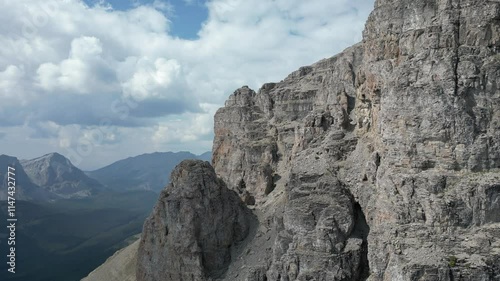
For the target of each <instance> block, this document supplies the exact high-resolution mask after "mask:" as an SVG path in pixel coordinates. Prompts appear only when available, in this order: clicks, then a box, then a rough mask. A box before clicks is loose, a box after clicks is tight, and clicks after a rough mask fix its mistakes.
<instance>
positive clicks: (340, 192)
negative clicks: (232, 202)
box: [212, 0, 500, 281]
mask: <svg viewBox="0 0 500 281" xmlns="http://www.w3.org/2000/svg"><path fill="white" fill-rule="evenodd" d="M499 51H500V3H499V2H497V1H485V0H446V1H444V0H443V1H442V0H434V1H429V0H426V1H403V0H400V1H389V0H386V1H383V0H379V1H376V4H375V10H374V11H373V13H372V14H371V16H370V18H369V20H368V22H367V24H366V28H365V31H364V39H363V42H361V43H360V44H358V45H355V46H353V47H351V48H349V49H347V50H345V51H344V52H343V53H341V54H339V55H337V56H335V57H332V58H329V59H325V60H322V61H320V62H318V63H316V64H313V65H311V66H308V67H303V68H301V69H299V70H298V71H296V72H294V73H292V74H291V75H289V76H288V77H287V78H286V79H284V80H283V81H281V82H279V83H269V84H265V85H264V86H263V87H262V88H261V89H260V90H259V91H257V92H255V91H253V90H251V89H249V88H248V87H242V88H241V89H238V90H236V91H235V92H234V94H232V95H231V96H230V97H229V99H228V101H227V102H226V104H225V107H224V108H222V109H220V110H219V111H218V112H217V114H216V116H215V139H214V146H213V162H212V163H213V166H214V168H215V171H216V172H217V174H218V175H220V176H221V178H222V179H223V180H224V181H225V182H226V183H227V184H228V187H229V188H231V189H233V190H235V191H236V192H238V193H239V195H240V197H241V198H242V199H243V200H244V201H245V202H246V203H247V204H249V205H255V206H253V207H252V208H254V209H255V213H256V214H257V215H258V218H259V224H260V226H259V228H258V230H257V234H256V235H255V236H253V237H252V238H251V241H249V242H248V243H249V244H248V248H249V249H251V250H250V253H249V254H248V255H245V254H244V255H242V256H241V258H243V259H244V260H245V262H243V263H238V262H237V263H234V264H231V266H230V267H229V269H228V276H229V277H226V279H225V280H272V281H275V280H276V281H278V280H280V281H282V280H361V279H365V278H368V279H369V280H500V267H499V266H498V265H499V264H500V238H499V237H500V212H499V210H500V203H499V202H500V201H499V200H498V198H500V127H499V124H500V107H499V105H500V90H499V88H498V85H499V83H500V60H499V59H500V54H499V53H500V52H499ZM265 241H272V242H265ZM259 249H260V250H259ZM253 251H256V252H259V253H260V257H261V258H260V259H256V258H254V256H253V255H252V252H253ZM242 264H244V265H245V266H244V267H243V269H242Z"/></svg>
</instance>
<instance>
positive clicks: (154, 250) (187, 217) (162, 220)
mask: <svg viewBox="0 0 500 281" xmlns="http://www.w3.org/2000/svg"><path fill="white" fill-rule="evenodd" d="M170 179H171V183H170V184H169V185H168V186H167V187H166V188H165V189H164V190H163V191H162V193H161V194H160V199H159V201H158V203H157V204H156V206H155V208H154V210H153V213H152V214H151V216H150V217H149V218H148V219H147V220H146V222H145V224H144V229H143V233H142V238H141V241H140V245H139V251H138V258H137V260H138V262H137V280H138V281H153V280H165V281H169V280H172V281H183V280H190V281H196V280H208V279H209V278H215V277H218V276H221V275H222V274H223V273H224V271H225V269H226V267H227V265H228V264H229V262H230V261H231V248H232V247H233V246H234V245H235V244H236V243H237V242H239V241H242V240H243V239H244V238H245V237H246V236H247V235H248V233H249V226H250V223H251V219H252V218H251V214H250V212H249V211H248V209H246V207H245V206H244V205H243V204H242V202H241V201H240V200H239V198H238V196H237V195H236V193H235V192H234V191H231V190H229V189H228V188H227V187H226V185H225V184H224V182H223V181H221V180H220V179H218V178H217V176H216V174H215V172H214V170H213V168H212V167H211V166H210V164H209V163H208V162H203V161H200V160H185V161H183V162H181V163H180V164H179V165H178V166H177V167H176V168H175V169H174V171H173V172H172V174H171V176H170Z"/></svg>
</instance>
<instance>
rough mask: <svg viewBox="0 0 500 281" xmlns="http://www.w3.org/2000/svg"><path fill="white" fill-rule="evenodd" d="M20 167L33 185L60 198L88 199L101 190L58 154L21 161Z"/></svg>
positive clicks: (94, 182) (97, 184) (97, 183)
mask: <svg viewBox="0 0 500 281" xmlns="http://www.w3.org/2000/svg"><path fill="white" fill-rule="evenodd" d="M21 165H22V166H23V168H24V170H25V171H26V173H27V174H28V176H29V177H30V178H31V180H32V181H33V182H34V183H35V184H37V185H38V186H40V187H42V188H44V189H46V190H48V191H50V192H52V193H54V194H56V195H58V196H60V197H62V198H83V197H88V196H90V195H92V194H94V193H96V192H98V191H99V190H101V189H102V188H103V186H102V184H100V183H99V182H98V181H97V180H95V179H92V178H90V177H88V176H87V175H86V174H85V173H84V172H83V171H81V170H80V169H78V168H77V167H75V166H74V165H73V164H72V163H71V161H70V160H69V159H67V158H66V157H64V156H63V155H61V154H59V153H50V154H46V155H44V156H41V157H38V158H35V159H32V160H23V161H21Z"/></svg>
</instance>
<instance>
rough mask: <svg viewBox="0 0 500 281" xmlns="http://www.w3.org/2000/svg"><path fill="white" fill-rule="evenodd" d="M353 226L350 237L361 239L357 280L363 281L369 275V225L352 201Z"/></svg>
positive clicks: (359, 207)
mask: <svg viewBox="0 0 500 281" xmlns="http://www.w3.org/2000/svg"><path fill="white" fill-rule="evenodd" d="M354 218H355V222H354V228H353V230H352V232H351V235H350V236H351V237H353V238H359V239H362V240H363V243H362V245H361V247H362V250H361V262H360V264H359V269H358V272H359V277H358V279H357V280H359V281H364V280H366V279H368V277H369V276H370V265H369V262H368V235H369V234H370V226H369V225H368V223H367V222H366V217H365V214H364V212H363V210H362V209H361V206H360V205H359V203H358V202H355V203H354Z"/></svg>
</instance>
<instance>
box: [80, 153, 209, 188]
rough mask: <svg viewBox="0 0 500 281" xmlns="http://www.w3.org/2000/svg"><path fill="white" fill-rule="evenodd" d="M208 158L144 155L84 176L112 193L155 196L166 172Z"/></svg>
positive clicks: (166, 180)
mask: <svg viewBox="0 0 500 281" xmlns="http://www.w3.org/2000/svg"><path fill="white" fill-rule="evenodd" d="M210 158H211V153H209V152H206V153H203V154H201V155H195V154H192V153H190V152H188V151H180V152H170V151H169V152H154V153H145V154H141V155H137V156H133V157H128V158H125V159H122V160H118V161H116V162H113V163H112V164H109V165H107V166H105V167H102V168H99V169H97V170H94V171H88V172H86V173H87V175H89V176H91V177H93V178H95V179H97V180H99V181H100V182H102V183H103V184H104V185H106V186H107V187H109V188H111V189H113V190H122V191H124V190H135V189H139V190H153V191H156V192H158V191H160V190H161V189H163V187H165V186H166V185H167V183H168V180H169V174H170V171H172V170H173V168H174V167H175V166H176V165H177V164H179V163H180V162H181V161H182V160H185V159H202V160H209V159H210Z"/></svg>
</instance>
